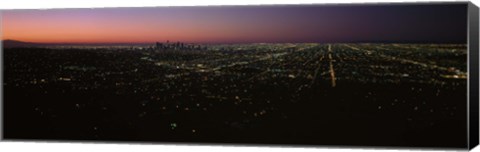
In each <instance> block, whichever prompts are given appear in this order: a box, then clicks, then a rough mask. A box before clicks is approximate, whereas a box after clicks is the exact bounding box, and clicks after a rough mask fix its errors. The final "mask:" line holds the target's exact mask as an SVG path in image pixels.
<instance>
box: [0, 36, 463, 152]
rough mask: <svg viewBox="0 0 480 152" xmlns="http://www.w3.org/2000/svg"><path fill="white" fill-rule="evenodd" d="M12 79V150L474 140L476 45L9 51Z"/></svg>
mask: <svg viewBox="0 0 480 152" xmlns="http://www.w3.org/2000/svg"><path fill="white" fill-rule="evenodd" d="M3 68H4V84H3V87H4V90H5V92H4V98H5V100H4V105H5V106H6V107H9V108H8V109H5V122H6V123H5V125H6V126H5V128H6V129H7V131H6V132H4V133H5V135H6V136H8V137H11V138H32V137H33V138H48V139H79V140H85V139H88V140H95V139H98V140H124V141H180V142H182V141H187V142H191V141H194V142H227V143H229V142H240V143H272V144H282V143H287V144H323V145H329V144H330V145H335V144H342V145H383V146H404V145H408V146H435V145H442V146H449V145H450V146H458V145H461V144H464V143H466V140H467V139H466V138H464V137H465V134H466V132H465V128H466V125H467V124H465V123H464V122H466V119H467V112H466V110H465V109H466V103H465V102H466V100H467V94H466V92H467V91H466V90H467V77H468V75H467V48H466V45H464V44H375V43H371V44H369V43H365V44H353V43H352V44H347V43H345V44H343V43H334V44H319V43H298V44H297V43H281V44H270V43H255V44H224V45H220V44H215V45H213V44H203V45H194V44H183V43H171V42H170V43H156V44H155V45H151V46H51V47H39V48H5V49H4V65H3ZM439 133H441V134H439ZM366 138H368V140H364V139H366Z"/></svg>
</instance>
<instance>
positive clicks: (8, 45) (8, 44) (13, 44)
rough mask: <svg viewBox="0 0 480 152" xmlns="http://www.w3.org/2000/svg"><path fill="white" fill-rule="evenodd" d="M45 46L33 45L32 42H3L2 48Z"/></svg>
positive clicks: (8, 40)
mask: <svg viewBox="0 0 480 152" xmlns="http://www.w3.org/2000/svg"><path fill="white" fill-rule="evenodd" d="M43 45H44V44H39V43H32V42H23V41H17V40H10V39H7V40H3V41H2V46H3V47H4V48H14V47H39V46H43Z"/></svg>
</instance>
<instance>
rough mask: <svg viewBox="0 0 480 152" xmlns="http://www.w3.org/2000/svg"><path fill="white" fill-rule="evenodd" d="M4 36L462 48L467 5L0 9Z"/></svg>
mask: <svg viewBox="0 0 480 152" xmlns="http://www.w3.org/2000/svg"><path fill="white" fill-rule="evenodd" d="M2 13H3V20H2V25H3V32H4V35H3V38H4V39H15V40H21V41H30V42H46V43H64V42H67V43H125V42H133V43H143V42H147V43H150V42H155V41H166V40H171V41H184V42H201V43H249V42H434V43H435V42H439V43H444V42H453V43H466V39H467V5H466V3H464V4H416V5H407V4H395V5H310V6H292V5H290V6H221V7H220V6H212V7H156V8H96V9H54V10H6V11H3V12H2Z"/></svg>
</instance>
